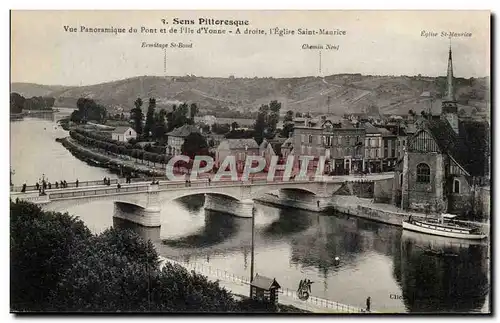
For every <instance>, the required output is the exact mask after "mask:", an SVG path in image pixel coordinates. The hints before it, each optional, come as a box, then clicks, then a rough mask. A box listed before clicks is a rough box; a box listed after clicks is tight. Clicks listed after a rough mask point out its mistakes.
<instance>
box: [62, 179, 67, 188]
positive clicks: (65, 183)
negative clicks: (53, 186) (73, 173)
mask: <svg viewBox="0 0 500 323" xmlns="http://www.w3.org/2000/svg"><path fill="white" fill-rule="evenodd" d="M63 183H64V188H66V187H68V182H66V180H64V181H63Z"/></svg>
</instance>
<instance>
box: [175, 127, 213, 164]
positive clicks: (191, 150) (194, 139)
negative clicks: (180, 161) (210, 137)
mask: <svg viewBox="0 0 500 323" xmlns="http://www.w3.org/2000/svg"><path fill="white" fill-rule="evenodd" d="M181 151H182V154H183V155H186V156H189V158H191V159H194V157H195V156H196V155H207V154H208V144H207V141H206V140H205V137H203V136H202V135H201V134H199V133H197V132H192V133H190V134H189V135H188V136H187V137H186V139H184V143H183V144H182V146H181Z"/></svg>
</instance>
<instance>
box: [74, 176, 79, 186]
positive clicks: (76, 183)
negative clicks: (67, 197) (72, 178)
mask: <svg viewBox="0 0 500 323" xmlns="http://www.w3.org/2000/svg"><path fill="white" fill-rule="evenodd" d="M78 183H79V182H78V178H77V179H76V182H75V185H76V187H78Z"/></svg>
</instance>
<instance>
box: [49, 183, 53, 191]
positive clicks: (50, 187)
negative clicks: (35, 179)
mask: <svg viewBox="0 0 500 323" xmlns="http://www.w3.org/2000/svg"><path fill="white" fill-rule="evenodd" d="M50 189H52V184H50V182H49V190H50Z"/></svg>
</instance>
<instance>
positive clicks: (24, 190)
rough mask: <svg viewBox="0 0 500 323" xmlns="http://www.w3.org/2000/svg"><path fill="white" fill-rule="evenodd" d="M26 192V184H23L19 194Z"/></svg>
mask: <svg viewBox="0 0 500 323" xmlns="http://www.w3.org/2000/svg"><path fill="white" fill-rule="evenodd" d="M24 192H26V183H24V184H23V188H21V193H24Z"/></svg>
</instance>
